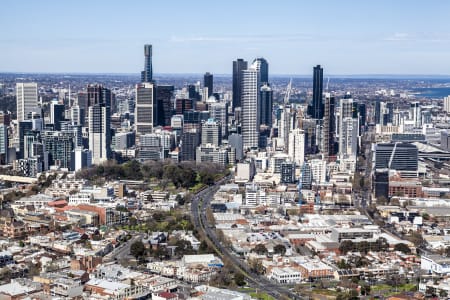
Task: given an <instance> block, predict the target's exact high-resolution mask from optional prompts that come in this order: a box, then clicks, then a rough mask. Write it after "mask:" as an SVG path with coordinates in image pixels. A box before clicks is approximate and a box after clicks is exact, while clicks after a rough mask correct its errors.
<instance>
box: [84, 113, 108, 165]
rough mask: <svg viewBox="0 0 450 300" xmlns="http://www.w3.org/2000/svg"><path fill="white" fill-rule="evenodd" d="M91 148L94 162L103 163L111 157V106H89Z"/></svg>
mask: <svg viewBox="0 0 450 300" xmlns="http://www.w3.org/2000/svg"><path fill="white" fill-rule="evenodd" d="M88 115H89V118H88V119H89V121H88V123H89V150H90V151H91V153H92V163H93V164H101V163H103V162H105V161H107V160H108V159H110V158H111V113H110V109H109V106H106V105H105V104H95V105H93V106H90V107H89V112H88Z"/></svg>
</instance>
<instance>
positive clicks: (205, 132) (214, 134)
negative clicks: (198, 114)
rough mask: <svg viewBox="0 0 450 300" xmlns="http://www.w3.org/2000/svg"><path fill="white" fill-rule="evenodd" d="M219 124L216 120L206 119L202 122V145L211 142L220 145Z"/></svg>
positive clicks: (220, 132) (220, 131)
mask: <svg viewBox="0 0 450 300" xmlns="http://www.w3.org/2000/svg"><path fill="white" fill-rule="evenodd" d="M221 127H222V126H221V124H220V122H218V121H217V120H214V119H208V120H207V121H206V122H203V123H202V145H206V144H213V145H216V146H220V144H221V143H222V129H221Z"/></svg>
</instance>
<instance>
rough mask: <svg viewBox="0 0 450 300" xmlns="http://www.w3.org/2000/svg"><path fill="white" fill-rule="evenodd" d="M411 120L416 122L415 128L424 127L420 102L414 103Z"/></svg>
mask: <svg viewBox="0 0 450 300" xmlns="http://www.w3.org/2000/svg"><path fill="white" fill-rule="evenodd" d="M410 114H411V119H412V120H413V121H414V127H415V128H421V127H422V113H421V107H420V103H419V102H412V103H411V108H410Z"/></svg>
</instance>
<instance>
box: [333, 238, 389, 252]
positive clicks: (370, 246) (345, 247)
mask: <svg viewBox="0 0 450 300" xmlns="http://www.w3.org/2000/svg"><path fill="white" fill-rule="evenodd" d="M387 250H389V244H388V243H387V241H386V239H385V238H379V239H378V240H376V241H375V242H368V241H362V242H359V243H354V242H352V241H350V240H345V241H342V242H341V244H340V245H339V251H340V252H341V253H342V254H347V253H348V252H350V251H358V252H362V253H367V252H369V251H376V252H378V251H387Z"/></svg>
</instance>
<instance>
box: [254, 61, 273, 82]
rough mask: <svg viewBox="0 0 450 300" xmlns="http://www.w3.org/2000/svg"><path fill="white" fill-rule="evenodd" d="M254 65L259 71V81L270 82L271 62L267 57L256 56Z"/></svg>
mask: <svg viewBox="0 0 450 300" xmlns="http://www.w3.org/2000/svg"><path fill="white" fill-rule="evenodd" d="M252 65H253V66H254V68H255V69H256V70H257V71H258V73H259V76H260V78H259V81H260V83H261V84H264V83H268V82H269V63H268V62H267V60H266V59H265V58H262V57H258V58H256V59H255V60H254V61H253V63H252Z"/></svg>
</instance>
